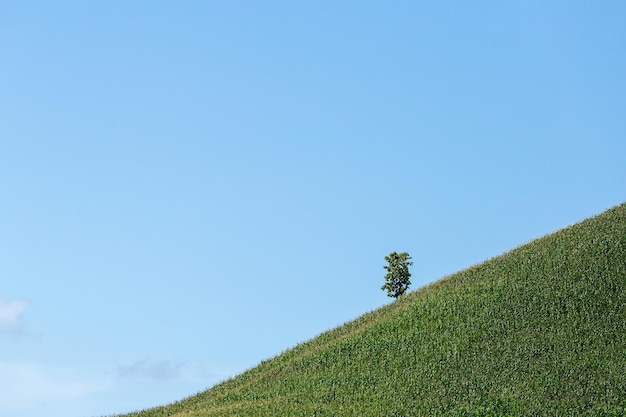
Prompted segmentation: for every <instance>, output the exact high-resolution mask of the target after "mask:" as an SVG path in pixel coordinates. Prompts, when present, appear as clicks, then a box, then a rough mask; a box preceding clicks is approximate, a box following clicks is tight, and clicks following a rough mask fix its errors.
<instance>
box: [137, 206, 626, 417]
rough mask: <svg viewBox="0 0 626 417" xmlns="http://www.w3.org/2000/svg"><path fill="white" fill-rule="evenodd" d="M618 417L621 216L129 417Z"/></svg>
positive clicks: (623, 339)
mask: <svg viewBox="0 0 626 417" xmlns="http://www.w3.org/2000/svg"><path fill="white" fill-rule="evenodd" d="M625 415H626V203H624V204H622V205H620V206H617V207H614V208H612V209H609V210H607V211H606V212H604V213H602V214H600V215H598V216H596V217H593V218H590V219H587V220H585V221H583V222H581V223H578V224H575V225H573V226H570V227H567V228H565V229H562V230H559V231H557V232H555V233H552V234H550V235H548V236H545V237H542V238H540V239H536V240H533V241H531V242H529V243H527V244H525V245H522V246H520V247H518V248H516V249H514V250H512V251H510V252H507V253H505V254H503V255H501V256H498V257H495V258H492V259H490V260H487V261H485V262H484V263H482V264H480V265H475V266H472V267H470V268H468V269H465V270H463V271H460V272H458V273H455V274H453V275H450V276H448V277H444V278H442V279H441V280H439V281H437V282H434V283H432V284H430V285H428V286H425V287H423V288H420V289H418V290H416V291H413V292H411V293H408V294H407V295H405V296H403V297H401V298H400V299H399V300H398V301H395V302H393V303H391V304H388V305H386V306H384V307H382V308H380V309H378V310H375V311H372V312H370V313H367V314H365V315H363V316H361V317H359V318H357V319H355V320H353V321H351V322H348V323H346V324H345V325H343V326H340V327H338V328H336V329H333V330H330V331H328V332H325V333H323V334H321V335H320V336H318V337H316V338H314V339H311V340H310V341H307V342H305V343H302V344H300V345H298V346H296V347H294V348H293V349H290V350H288V351H286V352H284V353H282V354H280V355H278V356H276V357H274V358H272V359H270V360H267V361H264V362H262V363H260V364H259V365H258V366H257V367H255V368H253V369H250V370H248V371H246V372H244V373H242V374H241V375H239V376H237V377H235V378H232V379H230V380H227V381H224V382H222V383H220V384H218V385H216V386H214V387H213V388H211V389H209V390H207V391H204V392H201V393H199V394H197V395H194V396H191V397H189V398H186V399H183V400H181V401H178V402H176V403H173V404H170V405H166V406H161V407H156V408H152V409H149V410H143V411H139V412H135V413H131V414H127V415H126V417H165V416H176V417H201V416H202V417H209V416H220V417H227V416H281V417H284V416H355V417H357V416H358V417H364V416H376V417H381V416H433V417H436V416H625Z"/></svg>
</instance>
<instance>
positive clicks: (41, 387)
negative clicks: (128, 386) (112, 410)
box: [0, 361, 104, 415]
mask: <svg viewBox="0 0 626 417" xmlns="http://www.w3.org/2000/svg"><path fill="white" fill-rule="evenodd" d="M103 388H104V387H103V386H102V384H95V383H93V382H86V381H81V380H79V379H78V378H77V377H76V376H74V375H71V373H70V372H68V371H58V370H56V371H44V370H42V369H40V368H39V367H37V366H36V365H34V364H32V363H29V362H5V361H0V392H1V393H2V395H0V415H6V414H7V413H9V412H15V411H17V410H24V409H28V408H32V407H36V406H38V405H41V404H43V403H53V402H58V401H64V400H76V399H78V398H81V397H83V396H85V395H87V394H89V393H92V392H94V391H99V390H101V389H103Z"/></svg>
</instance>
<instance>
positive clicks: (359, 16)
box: [0, 0, 626, 417]
mask: <svg viewBox="0 0 626 417" xmlns="http://www.w3.org/2000/svg"><path fill="white" fill-rule="evenodd" d="M624 22H626V3H625V2H624V1H621V0H620V1H595V2H590V1H546V0H540V1H526V0H525V1H510V2H502V1H473V2H452V1H432V2H421V1H395V2H388V1H385V2H371V1H345V2H344V1H342V2H339V1H314V2H313V1H307V2H305V1H263V2H243V1H159V2H156V1H82V0H81V1H60V2H59V1H23V0H19V1H0V415H2V416H3V417H34V416H43V415H45V416H47V417H57V416H58V417H61V416H62V417H90V416H102V415H106V414H113V413H121V412H126V411H132V410H136V409H140V408H145V407H149V406H155V405H160V404H164V403H167V402H171V401H174V400H177V399H181V398H183V397H185V396H187V395H191V394H193V393H195V392H197V391H200V390H203V389H204V388H206V387H209V386H211V385H213V384H215V383H216V382H218V381H220V380H223V379H225V378H227V377H230V376H233V375H236V374H238V373H240V372H241V371H243V370H245V369H247V368H249V367H252V366H254V365H256V364H257V363H258V362H260V361H261V360H264V359H267V358H270V357H272V356H274V355H276V354H279V353H280V352H282V351H284V350H285V349H288V348H289V347H292V346H294V345H295V344H297V343H298V342H301V341H304V340H307V339H310V338H312V337H314V336H316V335H317V334H319V333H321V332H322V331H324V330H327V329H330V328H333V327H335V326H337V325H339V324H341V323H344V322H345V321H348V320H350V319H353V318H355V317H357V316H359V315H361V314H363V313H365V312H368V311H370V310H373V309H375V308H377V307H380V306H381V305H384V304H386V303H388V302H390V301H391V299H389V298H387V297H386V294H385V292H383V291H382V290H381V289H380V287H381V285H382V284H383V283H384V279H383V276H384V274H385V270H384V269H383V265H384V264H385V262H384V257H385V255H387V254H389V253H390V252H391V251H408V252H409V253H410V254H411V255H412V256H413V261H414V265H413V267H412V272H413V277H412V281H413V285H412V289H415V288H418V287H420V286H423V285H425V284H427V283H429V282H432V281H434V280H437V279H439V278H441V277H443V276H446V275H448V274H451V273H453V272H456V271H458V270H460V269H463V268H465V267H468V266H470V265H472V264H476V263H479V262H482V261H483V260H485V259H487V258H490V257H493V256H496V255H499V254H501V253H502V252H505V251H507V250H509V249H511V248H513V247H516V246H518V245H520V244H522V243H525V242H527V241H529V240H531V239H533V238H535V237H539V236H541V235H544V234H546V233H549V232H551V231H554V230H556V229H559V228H561V227H564V226H567V225H569V224H572V223H574V222H577V221H579V220H582V219H584V218H586V217H589V216H591V215H594V214H597V213H600V212H602V211H603V210H605V209H607V208H609V207H611V206H614V205H616V204H619V203H621V202H623V201H624V200H626V162H625V160H626V158H625V157H626V24H624Z"/></svg>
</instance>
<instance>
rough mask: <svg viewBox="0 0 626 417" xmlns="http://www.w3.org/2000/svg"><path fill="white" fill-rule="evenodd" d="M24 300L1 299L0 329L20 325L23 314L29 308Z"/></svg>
mask: <svg viewBox="0 0 626 417" xmlns="http://www.w3.org/2000/svg"><path fill="white" fill-rule="evenodd" d="M27 307H28V306H27V304H26V303H25V302H24V301H8V302H7V301H3V300H0V331H6V330H13V329H16V328H17V327H19V325H20V319H21V316H22V314H24V312H25V311H26V309H27Z"/></svg>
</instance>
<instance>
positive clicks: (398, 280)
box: [380, 252, 413, 298]
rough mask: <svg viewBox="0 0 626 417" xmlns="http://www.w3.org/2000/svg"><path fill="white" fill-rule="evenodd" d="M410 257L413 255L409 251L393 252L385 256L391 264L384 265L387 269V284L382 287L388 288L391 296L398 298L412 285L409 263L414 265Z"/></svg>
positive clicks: (388, 293)
mask: <svg viewBox="0 0 626 417" xmlns="http://www.w3.org/2000/svg"><path fill="white" fill-rule="evenodd" d="M410 259H411V256H409V254H408V253H407V252H402V253H396V252H391V253H390V254H389V255H388V256H385V260H386V261H387V262H389V265H385V266H384V268H385V269H386V270H387V275H385V285H383V286H382V287H381V288H380V289H381V290H387V295H388V296H389V297H394V298H398V297H400V296H402V295H403V294H404V293H405V292H406V290H407V289H408V288H409V285H411V280H410V278H411V273H410V272H409V265H413V262H411V261H410Z"/></svg>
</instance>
